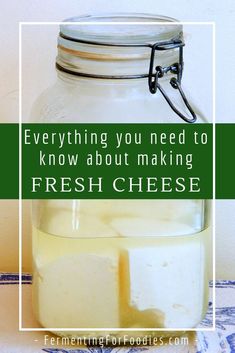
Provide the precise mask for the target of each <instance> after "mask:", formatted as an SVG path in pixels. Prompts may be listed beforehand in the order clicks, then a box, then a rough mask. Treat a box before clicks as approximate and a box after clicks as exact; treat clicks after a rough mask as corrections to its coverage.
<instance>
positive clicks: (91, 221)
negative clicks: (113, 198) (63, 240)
mask: <svg viewBox="0 0 235 353" xmlns="http://www.w3.org/2000/svg"><path fill="white" fill-rule="evenodd" d="M41 229H44V230H45V231H46V232H47V233H50V234H52V235H60V236H64V237H73V238H75V237H81V238H88V237H90V238H96V237H115V236H117V234H116V233H115V231H114V230H113V229H112V228H111V227H110V226H109V225H108V224H105V223H104V222H103V221H102V219H100V218H98V217H95V216H91V215H90V216H89V215H84V214H82V213H79V212H73V213H72V212H69V211H68V210H64V209H50V212H48V214H47V217H46V218H44V222H43V224H41Z"/></svg>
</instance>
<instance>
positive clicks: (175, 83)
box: [56, 33, 197, 123]
mask: <svg viewBox="0 0 235 353" xmlns="http://www.w3.org/2000/svg"><path fill="white" fill-rule="evenodd" d="M60 37H61V38H63V39H65V40H68V41H72V42H77V43H83V44H84V43H85V44H89V45H103V46H113V47H148V48H151V55H150V64H149V72H148V74H137V75H136V74H135V75H99V74H90V73H86V72H78V71H74V70H73V69H72V68H66V67H64V66H63V65H62V64H61V63H58V62H56V68H57V70H59V71H62V72H65V73H68V74H71V75H75V76H81V77H87V78H96V79H112V80H114V79H117V80H121V79H138V78H148V86H149V91H150V92H151V93H152V94H155V93H156V92H157V90H159V91H160V92H161V94H162V95H163V97H164V98H165V100H166V101H167V103H168V104H169V106H170V107H171V109H172V110H173V111H174V112H175V113H176V114H177V115H178V116H179V117H180V118H181V119H183V120H184V121H185V122H187V123H194V122H195V121H196V120H197V116H196V114H195V112H194V111H193V108H192V107H191V105H190V104H189V102H188V100H187V98H186V96H185V94H184V92H183V89H182V87H181V79H182V73H183V47H184V42H183V40H182V39H181V38H179V37H177V39H172V40H170V41H165V42H157V43H155V44H149V43H148V44H147V43H146V44H118V43H102V42H99V41H97V42H96V41H87V40H82V39H78V38H73V37H70V36H68V35H65V34H63V33H60ZM172 49H179V60H178V62H177V63H174V64H173V65H170V66H166V67H162V66H157V67H156V68H154V59H155V53H156V51H157V50H159V51H163V50H172ZM168 72H170V73H172V74H175V75H177V78H171V80H170V84H171V86H172V87H173V88H174V89H178V91H179V93H180V96H181V98H182V99H183V101H184V104H185V105H186V107H187V109H188V110H189V112H190V114H191V116H192V118H191V119H190V118H188V117H187V116H185V115H184V114H183V113H181V112H180V111H179V110H178V109H177V108H176V106H175V105H174V104H173V102H172V101H171V99H170V97H169V96H168V95H167V93H166V92H165V91H164V89H163V88H162V86H161V85H160V84H159V78H161V77H163V76H164V75H165V74H166V73H168Z"/></svg>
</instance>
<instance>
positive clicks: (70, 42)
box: [32, 14, 209, 336]
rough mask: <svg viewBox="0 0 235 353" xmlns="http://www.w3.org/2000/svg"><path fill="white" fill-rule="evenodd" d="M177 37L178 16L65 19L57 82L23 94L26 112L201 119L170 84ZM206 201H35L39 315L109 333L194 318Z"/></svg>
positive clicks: (45, 117) (176, 73)
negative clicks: (32, 98)
mask: <svg viewBox="0 0 235 353" xmlns="http://www.w3.org/2000/svg"><path fill="white" fill-rule="evenodd" d="M84 21H85V22H86V23H85V24H84ZM139 21H140V22H141V24H136V23H133V22H139ZM73 22H74V24H73ZM75 22H76V23H75ZM94 22H96V23H94ZM101 22H108V23H107V24H102V23H101ZM126 22H130V23H129V24H127V23H126ZM183 46H184V42H183V34H182V26H181V24H179V23H178V22H177V21H176V20H174V19H171V18H168V17H162V16H154V15H140V14H138V15H130V14H128V15H123V14H120V15H110V16H108V15H107V16H84V17H77V18H72V19H69V20H68V22H67V23H66V22H65V24H64V25H62V26H61V29H60V35H59V39H58V56H57V60H56V68H57V72H58V82H57V83H56V84H55V85H54V86H53V87H51V88H49V89H47V90H46V91H45V92H44V93H42V95H41V96H40V97H39V98H38V100H37V101H36V102H35V105H34V107H33V111H32V119H33V121H36V122H47V123H50V122H61V123H64V122H86V123H87V122H88V123H93V122H95V123H97V122H100V123H102V122H115V123H117V122H124V123H127V122H128V123H131V122H135V123H138V122H153V123H172V122H175V123H177V122H179V123H185V122H195V121H196V119H197V122H203V121H204V117H203V116H202V115H201V114H199V113H198V112H197V111H195V112H194V110H193V109H192V108H191V106H190V104H189V103H188V101H187V99H186V97H185V95H184V93H183V91H182V89H181V78H182V70H183ZM169 83H170V84H171V85H170V84H169ZM166 92H167V93H166ZM152 93H156V94H152ZM206 208H207V207H206V202H205V201H203V200H71V201H70V200H67V201H65V200H60V201H58V200H57V201H56V200H47V201H35V202H34V204H33V258H34V279H33V292H34V293H33V294H34V296H33V302H34V310H35V313H36V315H37V318H38V320H39V322H40V323H41V324H42V326H43V327H45V328H49V329H51V328H53V329H54V331H55V332H57V333H59V334H61V335H76V336H77V335H82V336H83V335H84V332H78V331H74V330H73V329H74V328H76V329H78V328H87V329H91V331H90V335H91V336H103V335H104V334H105V332H106V331H107V330H106V331H105V328H106V329H107V328H108V329H111V328H113V330H111V331H109V332H108V333H109V334H113V335H121V334H123V332H122V330H120V331H117V330H115V329H121V328H126V329H129V328H131V329H141V328H149V331H148V333H149V332H150V331H151V328H152V329H154V328H184V329H185V328H193V327H195V326H196V325H198V324H199V323H200V321H201V320H202V318H203V316H204V314H205V311H206V308H207V299H208V298H207V289H208V279H207V270H208V269H207V261H206V254H207V246H208V237H209V232H208V229H207V226H208V224H207V212H206ZM56 328H58V330H57V329H56ZM59 328H67V329H71V330H69V331H64V332H63V331H61V330H59ZM95 328H102V329H104V330H101V331H99V332H98V331H96V330H95ZM106 333H107V332H106ZM86 334H88V332H86ZM130 334H131V335H132V336H133V332H131V333H130ZM137 334H138V336H141V335H143V334H146V332H145V333H144V332H142V331H141V332H140V331H138V332H137ZM152 334H153V335H154V334H157V332H152Z"/></svg>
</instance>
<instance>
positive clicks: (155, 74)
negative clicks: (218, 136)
mask: <svg viewBox="0 0 235 353" xmlns="http://www.w3.org/2000/svg"><path fill="white" fill-rule="evenodd" d="M183 47H184V42H183V41H182V40H179V39H177V40H173V41H168V42H163V43H155V44H153V45H151V56H150V64H149V75H148V85H149V91H150V92H151V93H152V94H155V93H156V92H157V90H158V89H159V91H160V92H161V94H162V95H163V97H164V98H165V100H166V101H167V103H168V104H169V106H170V107H171V109H172V110H173V111H174V112H175V113H176V114H177V115H178V116H179V117H180V118H181V119H183V120H184V121H186V122H187V123H194V122H195V121H196V120H197V116H196V114H195V112H194V110H193V108H192V107H191V105H190V104H189V102H188V100H187V98H186V96H185V94H184V91H183V89H182V87H181V79H182V73H183V66H184V63H183ZM177 48H178V49H179V62H178V63H175V64H173V65H170V66H166V67H162V66H156V67H155V68H154V59H155V53H156V51H157V50H169V49H177ZM168 72H170V73H172V74H175V75H177V77H173V78H171V80H170V84H171V86H172V87H173V88H174V89H178V90H179V93H180V96H181V98H182V99H183V101H184V104H185V105H186V107H187V109H188V110H189V112H190V114H191V116H192V118H191V119H190V118H188V117H186V116H185V115H184V114H183V113H181V112H180V111H179V110H178V109H177V108H176V106H175V105H174V103H173V102H172V101H171V99H170V97H169V96H168V94H167V93H166V92H165V90H164V89H163V88H162V86H161V85H160V84H159V78H161V77H163V76H164V75H165V74H167V73H168Z"/></svg>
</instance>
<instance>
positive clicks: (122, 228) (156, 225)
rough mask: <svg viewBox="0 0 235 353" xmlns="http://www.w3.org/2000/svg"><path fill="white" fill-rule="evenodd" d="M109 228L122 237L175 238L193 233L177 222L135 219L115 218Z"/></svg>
mask: <svg viewBox="0 0 235 353" xmlns="http://www.w3.org/2000/svg"><path fill="white" fill-rule="evenodd" d="M110 226H111V227H112V229H113V230H114V231H115V232H116V233H118V234H119V236H123V237H146V236H149V237H153V236H164V235H166V236H175V235H181V236H182V235H185V234H192V233H195V230H194V228H193V227H192V226H189V225H187V224H185V223H179V222H173V221H172V222H168V221H160V220H154V219H148V220H147V219H141V218H135V217H132V218H130V217H128V218H127V217H123V218H115V219H114V220H113V221H112V222H111V223H110Z"/></svg>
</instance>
